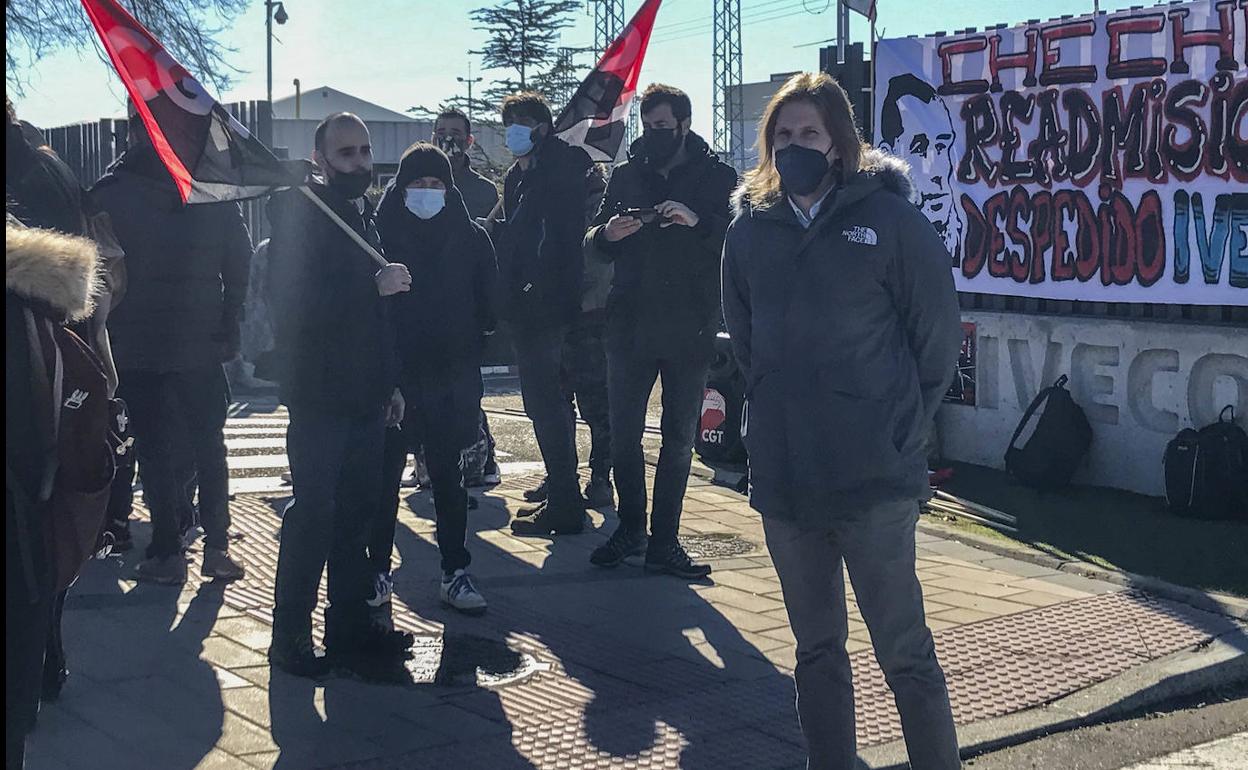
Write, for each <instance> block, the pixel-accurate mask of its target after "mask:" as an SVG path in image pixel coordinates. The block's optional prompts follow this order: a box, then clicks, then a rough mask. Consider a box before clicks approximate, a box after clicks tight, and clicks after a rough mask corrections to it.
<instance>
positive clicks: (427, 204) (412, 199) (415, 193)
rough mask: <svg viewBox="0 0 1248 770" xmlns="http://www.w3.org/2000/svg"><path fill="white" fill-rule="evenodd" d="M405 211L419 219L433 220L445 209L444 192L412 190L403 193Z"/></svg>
mask: <svg viewBox="0 0 1248 770" xmlns="http://www.w3.org/2000/svg"><path fill="white" fill-rule="evenodd" d="M405 201H406V203H407V210H408V211H410V212H412V213H413V214H415V215H416V216H418V217H420V218H421V219H433V218H434V217H436V216H437V215H438V212H439V211H441V210H442V209H443V208H445V207H446V190H431V189H427V188H413V189H408V190H406V191H405Z"/></svg>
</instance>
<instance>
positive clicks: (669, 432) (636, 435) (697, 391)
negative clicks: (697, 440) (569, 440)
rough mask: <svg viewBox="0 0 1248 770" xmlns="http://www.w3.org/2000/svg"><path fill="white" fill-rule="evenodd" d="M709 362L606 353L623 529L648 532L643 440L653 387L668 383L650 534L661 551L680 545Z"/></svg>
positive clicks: (664, 385)
mask: <svg viewBox="0 0 1248 770" xmlns="http://www.w3.org/2000/svg"><path fill="white" fill-rule="evenodd" d="M707 365H708V362H707V361H706V360H705V359H703V358H701V357H695V358H679V359H677V358H672V359H668V358H657V357H654V356H650V355H639V354H637V353H635V352H633V351H624V350H619V349H615V348H608V350H607V372H608V374H607V378H608V384H609V394H610V400H611V456H612V460H613V462H614V465H615V488H616V491H617V492H618V493H619V496H620V503H619V506H618V508H617V510H618V511H619V515H620V524H621V526H629V527H633V528H636V529H639V530H641V531H643V532H644V531H645V528H646V460H645V455H644V453H643V452H642V447H641V437H642V433H643V432H644V431H645V428H646V409H647V407H648V405H649V402H650V393H651V391H653V390H654V382H655V380H656V379H658V378H659V377H662V378H663V395H662V399H663V401H662V404H663V416H662V418H661V427H662V432H663V446H662V448H661V449H660V450H659V465H658V468H657V469H656V470H655V476H654V500H653V503H652V506H651V515H650V530H651V537H652V539H653V540H654V542H655V545H656V546H662V545H668V544H671V543H675V542H676V536H677V534H678V533H679V530H680V514H681V508H682V507H683V504H684V498H685V487H686V486H687V485H688V483H689V467H690V465H692V463H693V439H694V435H695V434H696V433H697V430H698V416H699V414H700V413H701V408H702V393H703V389H704V388H705V387H706V371H707Z"/></svg>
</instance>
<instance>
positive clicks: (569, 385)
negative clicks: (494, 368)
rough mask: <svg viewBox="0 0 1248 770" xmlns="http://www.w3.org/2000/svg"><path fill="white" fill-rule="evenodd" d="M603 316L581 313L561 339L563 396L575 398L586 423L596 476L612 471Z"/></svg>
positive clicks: (604, 323)
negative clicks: (565, 335) (562, 339)
mask: <svg viewBox="0 0 1248 770" xmlns="http://www.w3.org/2000/svg"><path fill="white" fill-rule="evenodd" d="M606 330H607V329H606V319H605V318H600V317H595V316H592V315H583V316H581V318H580V319H579V320H578V321H577V322H576V323H575V324H573V325H572V327H571V328H570V329H569V330H568V334H567V337H565V338H564V342H563V374H562V380H563V386H564V397H565V398H567V399H568V400H569V401H571V400H572V398H573V397H575V398H576V408H577V410H578V411H579V412H580V413H581V419H582V420H584V421H585V422H586V423H588V424H589V435H590V449H589V468H590V470H591V471H592V472H593V474H594V475H595V476H606V475H607V474H608V473H610V472H611V407H610V402H609V400H608V398H607V350H606V343H605V341H604V338H605V336H606Z"/></svg>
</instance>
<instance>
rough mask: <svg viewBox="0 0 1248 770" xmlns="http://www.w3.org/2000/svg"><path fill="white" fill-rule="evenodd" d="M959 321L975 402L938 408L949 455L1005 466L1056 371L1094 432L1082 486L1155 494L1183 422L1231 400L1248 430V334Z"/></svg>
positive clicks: (1115, 324) (1033, 318)
mask: <svg viewBox="0 0 1248 770" xmlns="http://www.w3.org/2000/svg"><path fill="white" fill-rule="evenodd" d="M962 320H963V321H964V322H967V323H973V324H975V336H976V361H975V405H974V406H970V405H963V404H954V403H947V404H945V405H943V406H942V407H941V410H940V413H939V415H938V416H937V423H938V425H939V428H940V435H941V443H942V450H943V453H944V454H945V456H946V457H949V458H950V459H954V460H961V461H964V462H971V463H975V464H978V465H987V466H990V467H995V468H1001V467H1004V456H1005V449H1006V446H1007V444H1008V443H1009V440H1010V436H1011V434H1012V433H1013V431H1014V428H1015V427H1016V426H1017V424H1018V421H1019V420H1020V419H1021V418H1022V415H1023V411H1024V410H1025V409H1026V408H1027V405H1028V404H1030V403H1031V400H1032V399H1033V398H1034V397H1035V395H1036V394H1037V393H1038V392H1039V391H1040V389H1041V388H1042V387H1045V386H1047V385H1051V384H1052V383H1053V382H1054V381H1055V380H1056V379H1057V378H1058V377H1059V376H1060V375H1063V374H1066V375H1068V376H1069V377H1070V383H1069V385H1068V387H1069V388H1070V391H1071V394H1072V395H1073V396H1074V399H1075V402H1076V403H1078V404H1079V405H1080V406H1082V407H1083V409H1084V411H1085V412H1086V413H1087V416H1088V420H1089V421H1090V422H1091V423H1092V430H1093V434H1094V437H1093V443H1092V448H1091V450H1090V452H1089V456H1088V459H1087V462H1086V464H1085V465H1084V467H1083V469H1082V470H1081V471H1080V472H1079V474H1078V475H1077V476H1076V477H1075V480H1076V481H1077V482H1078V483H1085V484H1096V485H1102V486H1110V487H1117V488H1120V489H1128V490H1131V491H1134V492H1140V493H1143V494H1149V495H1160V494H1163V492H1164V484H1163V480H1162V464H1161V460H1162V454H1163V452H1164V451H1165V446H1166V442H1168V441H1169V440H1170V439H1171V438H1173V437H1174V435H1175V434H1176V433H1178V431H1179V430H1180V429H1182V428H1184V427H1196V428H1200V427H1202V426H1204V425H1208V424H1209V423H1211V422H1214V421H1215V420H1217V419H1218V414H1219V412H1220V411H1221V410H1222V408H1223V407H1225V406H1227V405H1234V407H1235V416H1236V422H1238V423H1239V424H1240V425H1242V426H1245V428H1248V329H1238V328H1232V327H1228V326H1213V325H1202V324H1186V323H1174V322H1164V323H1163V322H1155V321H1144V320H1130V321H1114V320H1108V319H1101V318H1061V317H1055V316H1051V315H1043V316H1042V315H1027V314H1019V313H990V312H966V313H963V316H962Z"/></svg>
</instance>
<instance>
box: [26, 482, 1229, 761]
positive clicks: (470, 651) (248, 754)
mask: <svg viewBox="0 0 1248 770" xmlns="http://www.w3.org/2000/svg"><path fill="white" fill-rule="evenodd" d="M535 484H536V478H535V477H519V476H517V477H512V478H508V479H507V480H506V481H505V483H504V484H503V485H502V486H500V487H498V488H496V489H493V490H490V491H488V492H485V493H483V494H479V495H478V496H480V498H481V507H480V509H479V510H478V511H475V512H474V513H473V514H472V517H471V520H470V525H471V531H470V534H469V549H470V550H471V552H472V554H473V558H474V561H473V565H472V571H473V573H474V574H475V575H477V576H478V577H479V578H480V580H479V582H480V585H481V588H482V590H483V592H485V594H486V596H487V598H488V599H489V600H490V602H491V606H490V610H489V612H488V613H487V615H486V616H484V617H482V618H477V619H470V618H464V617H462V616H458V615H455V614H454V613H451V612H450V611H447V610H444V609H443V608H441V607H440V606H439V605H438V601H437V574H438V568H437V551H436V548H435V546H434V540H433V531H434V524H433V520H432V506H431V501H430V499H429V495H428V494H425V493H422V494H415V495H411V496H410V497H408V498H407V501H408V503H409V505H405V506H404V508H403V512H402V517H401V524H400V527H399V535H398V542H397V550H398V553H399V556H400V558H401V564H400V565H399V567H398V569H397V571H396V573H395V584H396V601H395V623H396V625H397V626H399V627H402V628H405V629H407V630H410V631H413V632H415V633H417V634H418V635H420V641H419V643H418V646H417V653H418V654H417V656H416V659H415V660H414V661H413V664H412V667H411V668H412V675H413V683H412V685H411V686H409V687H395V686H378V685H368V684H364V683H362V682H357V681H350V680H345V679H334V680H330V681H328V682H325V683H324V684H323V685H316V684H313V683H311V682H308V681H304V680H299V679H294V678H291V677H288V676H285V675H283V674H280V673H274V674H273V675H272V676H270V670H269V667H268V666H267V664H266V661H265V656H264V653H265V650H266V649H267V646H268V642H269V621H270V617H271V609H272V580H273V572H274V569H275V566H276V555H277V539H276V533H277V531H278V527H279V525H280V518H279V512H280V511H281V509H282V505H283V503H284V499H283V498H281V497H280V493H270V494H268V495H265V494H240V495H239V496H238V497H237V499H236V500H235V502H234V508H233V510H234V514H235V515H234V521H235V527H236V528H237V529H238V530H239V531H240V532H241V533H243V535H244V538H243V539H242V540H241V541H239V542H237V543H236V544H235V545H234V550H235V553H236V554H237V555H238V556H240V557H241V558H242V559H243V561H244V562H245V563H246V565H247V567H248V570H249V575H248V578H247V579H246V580H245V581H243V582H241V583H238V584H234V585H230V586H228V587H225V588H224V589H223V588H222V587H219V586H215V585H200V584H199V581H198V580H197V579H193V580H192V582H191V583H189V584H188V585H187V586H186V587H185V588H184V589H182V590H181V591H179V590H177V589H170V588H160V587H155V586H147V585H136V584H134V583H132V582H129V581H128V580H127V576H128V575H129V574H130V573H131V572H132V570H133V564H134V563H136V562H137V560H138V552H137V551H136V552H135V553H132V554H129V555H127V559H125V561H124V562H123V560H121V559H110V560H107V561H104V562H97V563H94V564H92V565H91V569H90V570H89V572H88V574H87V575H85V576H84V578H83V579H82V580H81V581H80V584H79V585H78V586H76V587H75V589H74V590H73V594H72V596H71V599H70V601H69V604H68V607H67V612H66V639H67V646H68V648H69V649H68V654H69V658H70V666H71V669H72V674H71V679H70V683H69V684H68V686H67V687H66V689H65V692H64V695H63V697H62V699H61V701H60V702H59V703H57V704H55V705H53V706H50V707H47V708H45V710H44V712H43V713H42V715H41V716H40V726H39V729H38V730H37V732H36V734H35V737H34V740H33V745H32V748H31V751H30V763H29V766H30V767H31V768H33V770H43V769H44V768H65V767H72V768H78V767H82V768H91V770H98V769H99V768H101V767H143V768H149V767H151V768H192V767H205V768H209V767H230V768H234V767H240V768H244V767H260V768H270V767H284V768H308V767H322V766H342V765H345V766H352V767H376V768H444V767H445V768H470V769H472V768H483V769H485V768H488V769H490V770H493V769H494V768H499V769H500V770H501V769H503V768H513V767H514V768H541V769H542V770H545V769H546V768H573V767H578V768H579V767H586V768H588V767H636V768H676V767H680V768H708V769H710V768H714V769H718V768H749V769H751V770H753V769H757V770H765V769H767V768H798V767H801V766H803V757H804V754H803V751H802V749H801V737H800V733H799V732H798V730H797V725H796V716H795V713H794V709H793V705H792V699H793V694H792V679H791V671H792V668H793V664H794V642H793V637H792V635H791V633H790V631H789V627H788V622H787V618H786V616H785V612H784V606H783V603H782V601H781V594H780V586H779V583H778V581H777V578H776V574H775V571H774V569H773V568H772V565H771V562H770V560H769V558H768V556H767V553H766V550H765V548H763V546H762V543H763V536H762V528H761V525H760V523H759V520H758V517H757V515H756V514H754V513H753V512H751V511H750V509H749V507H748V505H747V503H746V502H745V500H744V499H743V498H742V497H741V496H740V495H737V494H735V493H733V492H731V491H729V490H726V489H723V488H720V487H713V486H710V485H709V484H708V483H707V482H705V481H702V480H698V479H694V480H693V481H692V483H691V486H690V489H689V493H688V497H687V502H686V514H685V519H684V527H683V529H684V532H685V534H686V536H687V542H686V545H687V546H688V547H689V549H690V550H691V551H701V552H702V553H704V554H706V555H707V556H710V557H713V559H712V561H713V563H714V565H715V573H714V575H713V579H714V582H713V583H711V582H708V583H707V584H706V585H698V584H687V583H685V582H682V581H679V580H676V579H673V578H667V577H653V576H647V575H645V573H643V572H642V571H641V570H640V569H637V568H635V567H632V566H627V565H625V566H621V567H619V568H617V569H614V570H600V569H596V568H593V567H591V566H590V565H589V564H588V557H589V553H590V551H592V550H593V548H594V547H596V546H597V545H598V544H599V543H601V542H602V541H603V539H604V538H605V537H606V536H607V534H608V533H609V532H610V531H611V528H612V527H613V525H614V521H615V519H614V514H613V513H610V512H607V513H606V514H605V515H604V514H603V513H598V512H594V513H593V514H592V519H593V522H594V526H595V530H594V531H593V532H591V533H587V534H585V535H581V536H577V537H568V538H560V539H557V540H554V541H549V540H530V539H517V538H515V537H512V536H511V534H510V533H509V531H508V529H507V524H508V521H509V519H510V513H509V512H510V511H514V510H515V509H516V508H517V507H519V506H520V495H521V493H522V492H523V490H524V489H526V488H528V487H530V486H533V485H535ZM406 494H407V491H406V490H405V495H406ZM137 531H138V533H139V538H138V539H139V540H140V541H141V542H142V541H145V539H146V525H140V526H139V528H138V530H137ZM918 557H919V562H918V566H919V573H920V578H921V580H922V583H923V586H924V593H925V597H926V600H927V611H928V615H929V622H930V624H931V626H932V628H933V630H934V631H935V635H936V644H937V648H938V651H939V654H940V657H941V659H942V662H943V663H944V665H945V669H946V672H947V674H948V676H949V681H950V691H951V695H952V699H953V702H954V708H955V716H956V718H957V720H958V722H959V723H961V724H966V723H971V722H976V721H979V720H983V719H987V718H990V717H994V716H1000V715H1003V714H1008V713H1012V712H1016V711H1019V710H1022V709H1025V708H1028V707H1031V706H1036V705H1039V704H1041V703H1045V702H1047V701H1050V700H1052V699H1054V698H1057V697H1060V696H1062V695H1065V694H1067V693H1070V692H1073V691H1075V690H1078V689H1081V688H1083V687H1086V686H1088V685H1091V684H1093V683H1096V682H1099V681H1103V680H1105V679H1108V678H1110V677H1113V676H1114V675H1116V674H1119V673H1122V672H1124V671H1127V670H1129V669H1131V668H1133V667H1135V666H1138V665H1141V664H1143V663H1145V662H1147V661H1149V660H1154V659H1157V658H1160V657H1162V656H1165V655H1167V654H1170V653H1173V652H1175V651H1178V650H1182V649H1186V648H1191V647H1194V646H1196V645H1199V644H1201V643H1203V642H1205V641H1207V640H1208V639H1209V638H1211V637H1215V636H1219V635H1223V634H1226V633H1228V632H1236V631H1237V629H1238V633H1239V634H1240V635H1241V636H1242V634H1243V631H1242V629H1241V628H1240V627H1238V626H1237V625H1236V624H1235V622H1234V621H1232V620H1230V619H1229V618H1226V617H1223V616H1220V615H1215V614H1211V613H1208V612H1204V611H1201V610H1197V609H1194V608H1191V607H1188V606H1186V605H1183V604H1178V603H1174V602H1170V601H1166V600H1161V599H1158V598H1155V597H1152V596H1149V595H1148V594H1146V593H1143V592H1140V591H1133V590H1125V591H1124V590H1123V589H1121V588H1120V587H1118V586H1114V585H1110V584H1108V583H1101V582H1097V581H1093V580H1088V579H1085V578H1080V577H1077V576H1074V575H1069V574H1064V573H1059V572H1056V571H1054V570H1051V569H1048V568H1044V567H1038V566H1035V565H1033V564H1028V563H1024V562H1021V561H1016V560H1013V559H1009V558H1005V557H1000V556H997V555H995V554H990V553H986V552H982V551H978V550H976V549H974V548H970V547H968V546H965V545H962V544H960V543H957V542H952V541H946V540H940V539H938V538H935V537H933V536H931V535H927V534H924V533H920V534H919V547H918ZM198 563H199V555H198V554H195V556H194V557H193V561H192V564H193V567H195V568H197V567H198ZM850 617H851V621H850V622H851V634H850V642H849V645H850V652H851V653H852V656H853V664H854V668H855V672H856V683H857V691H856V692H857V702H858V707H859V711H858V719H859V726H858V733H859V740H860V742H861V744H862V745H863V746H871V745H877V744H883V743H886V742H889V741H893V740H895V739H897V738H898V737H900V726H899V723H898V720H897V717H896V714H895V711H894V709H893V705H892V698H891V695H890V694H889V692H888V690H887V687H886V685H885V683H884V680H883V676H882V674H881V673H880V672H879V670H878V668H877V667H876V665H875V663H874V660H873V658H872V656H871V652H870V639H869V636H868V634H867V630H866V628H865V626H864V625H863V623H862V620H861V617H860V616H859V614H858V613H857V611H856V609H855V608H853V607H852V606H851V609H850ZM1243 638H1244V639H1245V640H1248V637H1243ZM1245 649H1248V642H1246V644H1245Z"/></svg>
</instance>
